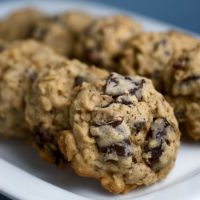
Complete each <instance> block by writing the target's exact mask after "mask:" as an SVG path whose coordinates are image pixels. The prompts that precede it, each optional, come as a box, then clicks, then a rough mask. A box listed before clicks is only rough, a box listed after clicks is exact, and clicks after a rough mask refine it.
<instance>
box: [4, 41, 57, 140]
mask: <svg viewBox="0 0 200 200" xmlns="http://www.w3.org/2000/svg"><path fill="white" fill-rule="evenodd" d="M50 57H51V58H50ZM53 57H56V56H54V54H53V52H52V50H51V49H49V48H47V47H44V46H42V45H40V44H38V43H36V42H34V41H24V42H17V43H14V44H12V45H11V44H10V45H9V46H8V47H7V48H6V50H4V51H3V52H2V53H0V80H1V81H0V127H1V129H0V134H2V135H4V136H13V137H28V136H30V133H29V131H28V128H27V126H26V124H25V121H24V109H25V102H24V100H25V99H24V98H25V94H26V93H27V91H28V90H29V85H30V84H31V82H32V81H33V80H34V79H35V77H36V75H37V72H38V70H39V69H40V68H43V67H45V64H46V63H47V62H49V60H51V59H53ZM58 58H60V57H58ZM58 58H56V59H58ZM54 60H55V59H54Z"/></svg>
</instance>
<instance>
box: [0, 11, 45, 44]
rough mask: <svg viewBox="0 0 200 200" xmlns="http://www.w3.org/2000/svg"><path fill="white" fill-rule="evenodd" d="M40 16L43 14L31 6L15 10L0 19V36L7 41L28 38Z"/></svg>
mask: <svg viewBox="0 0 200 200" xmlns="http://www.w3.org/2000/svg"><path fill="white" fill-rule="evenodd" d="M42 18H43V14H42V13H41V12H40V11H38V10H35V9H32V8H26V9H22V10H17V11H15V12H13V13H12V14H11V15H9V16H8V17H7V18H5V19H3V20H2V21H0V38H1V39H4V40H7V41H14V40H18V39H26V38H29V37H30V34H31V32H32V28H33V27H34V26H35V24H36V23H37V21H38V20H40V19H42Z"/></svg>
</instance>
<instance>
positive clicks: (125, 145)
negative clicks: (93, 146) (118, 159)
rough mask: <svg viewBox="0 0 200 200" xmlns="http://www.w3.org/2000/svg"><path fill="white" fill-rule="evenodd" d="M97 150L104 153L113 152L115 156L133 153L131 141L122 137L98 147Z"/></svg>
mask: <svg viewBox="0 0 200 200" xmlns="http://www.w3.org/2000/svg"><path fill="white" fill-rule="evenodd" d="M98 148H99V151H100V152H101V153H104V154H115V153H116V155H117V156H123V157H128V156H131V155H132V154H133V152H132V147H131V142H130V140H129V139H124V140H123V141H121V142H117V143H113V144H111V145H110V146H105V147H98Z"/></svg>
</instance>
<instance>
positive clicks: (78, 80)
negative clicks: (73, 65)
mask: <svg viewBox="0 0 200 200" xmlns="http://www.w3.org/2000/svg"><path fill="white" fill-rule="evenodd" d="M83 82H88V80H87V78H86V77H84V76H77V77H76V78H75V81H74V86H79V85H81V84H82V83H83Z"/></svg>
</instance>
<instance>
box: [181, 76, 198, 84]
mask: <svg viewBox="0 0 200 200" xmlns="http://www.w3.org/2000/svg"><path fill="white" fill-rule="evenodd" d="M198 80H200V75H192V76H188V77H187V78H185V79H183V80H182V81H181V84H187V83H188V82H191V81H198Z"/></svg>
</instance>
